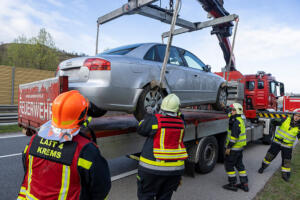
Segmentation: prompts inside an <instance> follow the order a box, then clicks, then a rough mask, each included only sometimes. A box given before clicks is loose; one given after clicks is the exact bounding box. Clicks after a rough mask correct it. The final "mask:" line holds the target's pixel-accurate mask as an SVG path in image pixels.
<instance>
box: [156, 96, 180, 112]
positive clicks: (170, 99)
mask: <svg viewBox="0 0 300 200" xmlns="http://www.w3.org/2000/svg"><path fill="white" fill-rule="evenodd" d="M179 106H180V100H179V98H178V97H177V96H176V95H175V94H169V95H168V96H166V97H165V98H164V99H163V101H162V103H161V107H160V108H161V109H162V110H163V111H166V112H172V113H177V112H178V110H179Z"/></svg>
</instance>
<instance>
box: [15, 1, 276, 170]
mask: <svg viewBox="0 0 300 200" xmlns="http://www.w3.org/2000/svg"><path fill="white" fill-rule="evenodd" d="M155 1H156V0H129V1H128V3H127V4H125V5H123V6H122V8H120V9H117V10H115V11H113V12H111V13H109V14H107V15H104V16H102V17H100V18H99V19H98V29H97V30H98V31H97V41H98V32H99V25H100V24H103V23H105V22H108V21H110V20H113V19H115V18H117V17H119V16H122V15H125V14H134V13H138V14H142V15H144V16H147V17H151V18H154V19H157V20H160V21H162V22H165V23H170V24H172V22H173V29H172V28H171V31H170V32H169V34H166V33H165V35H168V36H169V38H170V36H172V34H173V33H176V34H180V33H183V32H191V31H195V30H200V29H202V28H205V27H210V26H213V27H214V29H215V32H214V34H217V36H218V39H219V41H220V42H222V41H223V42H224V41H225V45H224V43H222V44H220V46H221V47H222V46H223V47H222V50H223V49H225V50H226V51H227V52H224V50H223V52H224V58H225V59H226V63H227V66H226V69H227V72H228V71H234V70H235V65H234V64H235V63H234V60H233V55H232V48H231V46H230V43H229V40H228V37H229V35H226V34H225V35H221V33H224V31H223V32H222V31H221V32H219V33H218V32H217V31H218V30H219V31H220V30H221V29H222V27H223V28H224V29H225V30H227V31H229V29H228V26H231V23H230V22H231V21H234V20H236V19H237V18H238V16H237V15H229V14H228V13H226V12H224V13H225V15H226V16H225V15H223V17H222V15H219V14H218V12H215V11H214V10H210V9H209V8H208V7H207V6H208V5H209V4H207V5H206V7H205V8H206V9H207V10H208V11H209V10H210V11H211V14H212V15H213V16H214V17H217V18H216V19H212V20H209V21H207V22H197V23H192V22H188V21H186V20H183V19H181V18H178V19H176V17H177V16H176V17H175V21H174V19H173V20H172V17H173V16H172V12H170V11H168V10H164V9H162V8H158V7H157V6H152V5H151V3H153V2H155ZM177 1H179V0H177ZM212 2H215V1H212ZM201 3H202V4H203V3H205V1H204V0H202V1H201ZM176 4H177V5H176V8H178V2H176ZM203 5H205V4H203ZM206 9H205V10H206ZM226 23H227V24H228V23H229V24H228V26H226V27H225V26H224V24H226ZM174 24H176V25H178V26H181V27H182V28H181V29H177V30H174ZM170 44H171V41H170V40H169V41H168V45H170ZM97 48H98V44H97V46H96V52H97ZM167 49H168V48H167ZM166 56H168V54H167V53H166ZM165 60H166V58H165ZM224 75H225V73H224ZM235 82H236V81H235ZM229 86H232V84H230V82H229V81H228V87H229ZM233 86H234V87H233ZM233 86H232V87H231V88H228V89H231V90H230V91H228V92H230V95H229V96H231V99H230V100H231V101H242V102H244V103H243V105H244V106H245V105H246V101H245V95H244V88H243V87H244V82H238V83H235V84H233ZM65 91H68V77H55V78H51V79H46V80H42V81H37V82H33V83H28V84H23V85H20V87H19V101H18V116H19V117H18V124H19V126H21V127H23V130H24V133H25V134H26V135H27V136H31V135H33V134H36V133H37V131H38V128H39V127H40V126H41V125H42V124H43V123H45V122H46V121H48V120H50V119H51V104H52V101H53V100H54V98H55V97H56V96H57V95H59V94H60V93H62V92H65ZM252 111H253V110H252ZM256 111H257V110H255V109H254V112H255V116H254V118H253V119H251V120H249V119H247V120H246V119H245V121H246V134H247V141H248V142H251V141H255V140H258V139H262V138H265V137H266V136H268V138H269V139H270V138H271V137H270V135H271V134H270V123H269V122H270V119H260V118H257V116H256V114H257V113H256ZM182 112H183V114H184V116H185V121H186V129H185V137H184V142H185V145H186V147H187V150H188V155H189V157H188V159H187V161H186V169H187V171H188V173H189V174H191V175H193V174H194V171H196V172H200V173H208V172H210V171H211V170H213V168H214V166H215V164H216V162H217V161H218V160H222V159H223V155H224V152H223V151H224V148H223V147H224V142H225V137H226V133H227V126H228V117H227V114H225V112H220V111H212V110H194V109H182ZM252 114H253V112H252ZM137 126H138V121H137V120H136V119H135V118H134V117H133V116H132V115H121V116H103V117H101V118H93V120H92V121H91V123H90V127H91V128H92V129H93V130H94V132H95V135H96V137H97V143H98V145H99V146H100V148H101V152H102V154H103V155H104V157H106V158H107V159H112V158H117V157H120V156H124V155H134V154H136V153H139V152H140V151H141V149H142V145H143V143H144V141H145V138H143V137H141V136H139V135H138V134H137V133H136V128H137ZM131 157H132V158H133V157H134V156H131ZM135 158H138V157H135Z"/></svg>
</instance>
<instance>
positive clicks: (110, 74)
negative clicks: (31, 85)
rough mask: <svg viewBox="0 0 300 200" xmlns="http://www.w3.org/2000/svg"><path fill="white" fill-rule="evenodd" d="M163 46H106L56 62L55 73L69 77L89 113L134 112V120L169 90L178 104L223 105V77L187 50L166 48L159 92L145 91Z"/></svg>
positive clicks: (154, 78)
mask: <svg viewBox="0 0 300 200" xmlns="http://www.w3.org/2000/svg"><path fill="white" fill-rule="evenodd" d="M165 50H166V45H164V44H159V43H141V44H133V45H127V46H122V47H118V48H114V49H110V50H108V51H105V52H103V53H100V54H98V55H96V56H90V57H78V58H72V59H69V60H65V61H63V62H61V63H60V64H59V66H58V69H57V76H68V77H69V88H70V89H75V90H79V91H80V93H81V94H83V95H84V96H85V97H87V98H88V99H89V101H90V102H91V103H92V113H93V115H94V116H95V117H99V116H101V115H104V114H105V113H106V111H107V110H115V111H125V112H128V113H134V115H135V117H136V118H137V119H138V120H140V119H142V118H143V116H144V115H145V113H146V109H147V110H148V111H149V108H151V109H152V110H153V111H158V110H159V109H160V104H161V102H162V98H163V97H164V96H166V95H167V94H169V93H175V94H176V95H177V96H178V97H179V98H180V100H181V106H182V107H187V106H196V105H203V104H213V106H214V107H215V108H216V109H222V105H226V101H227V90H226V86H225V80H224V79H223V78H222V77H220V76H218V75H215V74H214V73H211V70H210V66H209V65H206V64H204V63H203V62H202V61H201V60H200V59H199V58H197V57H196V56H195V55H194V54H192V53H191V52H189V51H187V50H185V49H182V48H179V47H174V46H172V47H171V48H170V56H169V60H168V64H167V67H166V74H165V86H166V88H165V89H163V90H156V91H153V90H151V82H152V81H156V82H158V81H159V79H160V70H161V67H162V62H163V59H164V56H165Z"/></svg>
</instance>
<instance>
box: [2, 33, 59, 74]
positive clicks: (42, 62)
mask: <svg viewBox="0 0 300 200" xmlns="http://www.w3.org/2000/svg"><path fill="white" fill-rule="evenodd" d="M7 59H8V61H7V62H8V64H9V65H12V66H16V67H30V68H37V69H45V70H55V69H56V67H57V65H58V62H59V60H58V55H57V49H56V48H55V43H54V40H53V38H52V36H51V35H50V33H48V32H47V31H46V29H44V28H42V29H40V31H39V34H38V35H37V36H36V37H32V38H29V39H28V38H26V37H25V36H24V35H21V36H19V37H18V38H16V39H15V40H14V42H13V44H11V45H9V46H8V49H7Z"/></svg>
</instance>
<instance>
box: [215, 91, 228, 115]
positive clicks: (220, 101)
mask: <svg viewBox="0 0 300 200" xmlns="http://www.w3.org/2000/svg"><path fill="white" fill-rule="evenodd" d="M226 104H227V91H226V87H220V88H219V91H218V96H217V101H216V103H215V104H213V108H214V109H215V110H223V109H224V107H225V106H226Z"/></svg>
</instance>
